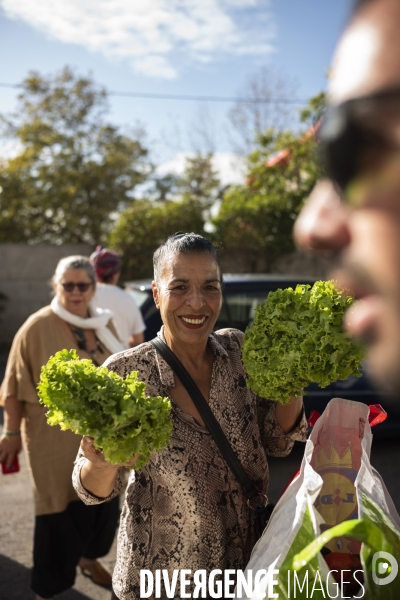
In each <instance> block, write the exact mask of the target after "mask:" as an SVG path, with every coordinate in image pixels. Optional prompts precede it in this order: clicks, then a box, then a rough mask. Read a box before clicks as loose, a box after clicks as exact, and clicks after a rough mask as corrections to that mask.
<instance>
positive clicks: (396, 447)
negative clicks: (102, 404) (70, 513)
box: [0, 440, 400, 600]
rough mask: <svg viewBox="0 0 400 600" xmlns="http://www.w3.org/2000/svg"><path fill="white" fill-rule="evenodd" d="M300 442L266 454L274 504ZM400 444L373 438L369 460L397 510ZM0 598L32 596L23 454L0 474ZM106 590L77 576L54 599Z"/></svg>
mask: <svg viewBox="0 0 400 600" xmlns="http://www.w3.org/2000/svg"><path fill="white" fill-rule="evenodd" d="M303 449H304V445H303V444H300V443H299V444H297V445H296V447H295V449H294V451H293V452H292V454H291V455H290V456H289V457H287V458H285V459H278V458H271V459H270V461H269V463H270V477H271V487H270V501H271V502H276V500H277V499H278V497H279V495H280V493H281V491H282V490H283V488H284V486H285V484H286V483H287V481H288V479H289V478H290V477H291V475H292V474H293V473H295V471H296V470H297V469H298V467H299V465H300V462H301V459H302V455H303ZM399 459H400V443H399V441H398V440H376V442H375V443H374V444H373V449H372V455H371V462H372V464H373V465H374V466H375V468H376V469H377V470H378V471H379V472H380V474H381V475H382V477H383V479H384V481H385V483H386V485H387V487H388V489H389V492H390V493H391V495H392V498H393V500H394V503H395V505H396V507H397V510H399V511H400V460H399ZM0 506H1V515H0V600H33V598H34V596H33V594H32V592H30V589H29V569H30V567H31V565H32V532H33V519H34V517H33V503H32V491H31V487H30V481H29V476H28V473H27V468H26V462H25V457H24V455H23V453H22V456H21V471H20V472H19V473H16V474H13V475H7V476H3V475H1V474H0ZM114 560H115V543H114V546H113V548H112V550H111V552H110V554H109V555H108V556H107V557H105V559H104V563H105V565H107V566H108V567H109V568H110V569H112V568H113V565H114ZM109 599H110V593H109V592H108V591H107V590H104V589H102V588H99V587H98V586H96V585H94V584H93V583H92V582H91V581H90V580H88V579H87V578H85V577H83V576H82V575H80V574H78V576H77V579H76V583H75V586H74V588H73V590H70V591H68V592H64V593H63V594H60V595H59V596H57V600H109Z"/></svg>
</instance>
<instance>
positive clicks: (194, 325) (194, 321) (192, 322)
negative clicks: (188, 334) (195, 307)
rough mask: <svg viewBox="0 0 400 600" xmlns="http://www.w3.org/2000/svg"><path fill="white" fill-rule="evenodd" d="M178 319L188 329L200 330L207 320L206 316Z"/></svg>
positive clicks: (188, 316)
mask: <svg viewBox="0 0 400 600" xmlns="http://www.w3.org/2000/svg"><path fill="white" fill-rule="evenodd" d="M179 318H180V319H181V321H182V322H183V324H184V326H185V327H187V328H188V329H200V327H202V326H203V325H204V323H205V322H206V320H207V319H208V315H204V314H203V315H179Z"/></svg>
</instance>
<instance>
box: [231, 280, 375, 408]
mask: <svg viewBox="0 0 400 600" xmlns="http://www.w3.org/2000/svg"><path fill="white" fill-rule="evenodd" d="M353 301H354V299H353V298H352V297H351V296H348V295H346V294H344V293H343V292H342V291H340V290H338V289H337V287H336V286H335V284H334V282H333V281H317V282H316V283H315V284H314V286H313V287H312V288H311V286H310V285H298V286H297V287H296V289H292V288H287V289H279V290H277V291H276V292H270V293H269V295H268V297H267V299H266V301H265V303H264V304H263V305H260V306H257V308H256V315H255V318H254V322H253V324H252V326H251V327H249V328H248V329H247V330H246V333H245V335H244V340H243V346H242V356H243V364H244V367H245V369H246V372H247V375H248V381H247V384H248V386H249V388H250V389H251V390H253V392H255V393H256V394H257V395H259V396H261V397H263V398H268V399H270V400H275V401H277V402H280V403H282V404H286V403H288V402H289V400H290V397H291V396H300V395H301V394H302V393H303V389H304V388H306V387H307V386H308V385H309V384H310V383H317V384H318V385H319V386H320V387H322V388H323V387H326V386H327V385H329V384H330V383H332V382H334V381H336V380H338V379H347V378H348V377H349V376H351V375H352V376H355V377H360V375H361V362H362V360H363V358H364V349H363V348H362V346H360V345H359V344H358V343H355V342H354V341H352V340H351V338H350V337H349V335H348V334H347V333H345V332H344V331H343V326H342V322H343V315H344V312H345V311H346V310H347V309H348V308H349V306H350V305H351V304H352V303H353Z"/></svg>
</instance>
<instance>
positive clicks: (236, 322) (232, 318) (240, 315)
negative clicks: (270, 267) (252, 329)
mask: <svg viewBox="0 0 400 600" xmlns="http://www.w3.org/2000/svg"><path fill="white" fill-rule="evenodd" d="M267 295H268V290H259V291H258V290H254V291H251V290H250V291H246V292H225V294H224V302H223V305H222V310H221V314H220V316H219V318H218V321H217V323H216V329H222V328H223V327H235V328H237V329H241V330H242V331H244V330H245V329H246V327H247V326H248V325H251V323H252V322H253V320H254V315H255V310H256V307H257V306H258V305H259V304H262V303H263V302H264V300H265V298H266V297H267Z"/></svg>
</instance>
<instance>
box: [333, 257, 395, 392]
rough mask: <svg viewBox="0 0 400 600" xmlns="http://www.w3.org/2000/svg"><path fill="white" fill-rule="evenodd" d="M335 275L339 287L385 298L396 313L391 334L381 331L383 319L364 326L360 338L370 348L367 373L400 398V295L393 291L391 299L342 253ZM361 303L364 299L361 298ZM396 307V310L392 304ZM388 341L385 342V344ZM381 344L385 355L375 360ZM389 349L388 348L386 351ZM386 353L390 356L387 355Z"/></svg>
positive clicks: (378, 387)
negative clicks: (396, 299)
mask: <svg viewBox="0 0 400 600" xmlns="http://www.w3.org/2000/svg"><path fill="white" fill-rule="evenodd" d="M332 277H333V278H334V279H336V278H337V279H338V280H339V286H341V287H343V288H344V289H348V290H349V292H350V293H351V294H352V295H355V296H356V298H357V297H358V296H361V298H362V297H363V296H364V295H376V296H378V297H379V298H383V300H384V303H385V304H387V306H388V311H389V314H390V311H392V313H393V314H394V319H393V316H392V321H393V328H392V331H391V334H390V337H389V334H388V332H387V327H386V333H384V334H382V332H381V331H380V329H381V327H380V326H381V325H382V323H381V322H379V323H378V322H377V323H376V324H374V325H372V326H371V327H368V328H367V329H365V331H363V332H362V334H361V335H360V336H358V337H357V339H358V340H360V341H361V342H362V343H363V344H365V346H366V348H367V356H366V358H367V363H368V362H369V363H370V367H369V368H367V373H368V376H369V377H370V378H371V380H372V382H373V383H374V386H375V388H376V390H377V391H378V392H381V393H383V394H385V395H386V394H387V395H389V396H390V397H391V398H393V400H397V401H400V297H399V298H398V303H397V304H396V303H395V302H394V301H393V297H394V296H396V294H395V292H392V297H391V298H390V299H389V297H388V294H387V293H386V290H382V289H380V288H379V286H378V285H377V284H376V282H375V281H374V279H373V277H372V276H371V275H370V273H369V272H368V271H367V270H366V269H364V268H363V267H362V266H360V265H358V264H356V263H355V262H353V261H352V260H351V259H350V258H348V257H346V256H343V257H341V259H340V261H338V263H337V265H336V266H335V268H334V270H333V272H332ZM360 301H361V302H362V300H360ZM394 305H395V306H396V307H397V308H396V309H394V308H393V306H394ZM387 318H388V313H386V316H385V315H382V320H386V319H387ZM385 341H386V343H385ZM379 346H381V347H382V356H378V360H376V359H374V356H376V355H377V352H378V350H379ZM385 348H387V350H385ZM386 353H387V357H385V356H384V354H386Z"/></svg>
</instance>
